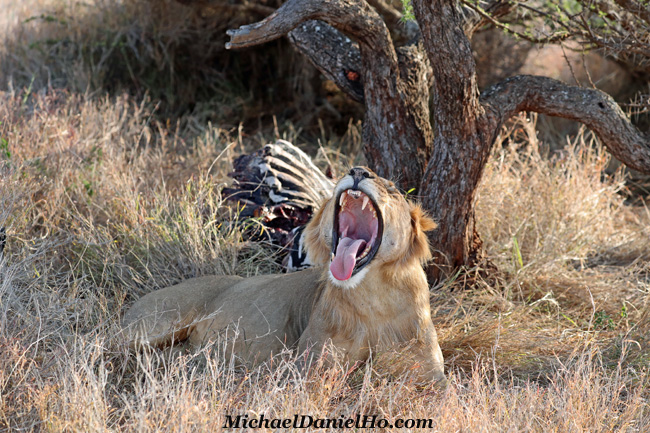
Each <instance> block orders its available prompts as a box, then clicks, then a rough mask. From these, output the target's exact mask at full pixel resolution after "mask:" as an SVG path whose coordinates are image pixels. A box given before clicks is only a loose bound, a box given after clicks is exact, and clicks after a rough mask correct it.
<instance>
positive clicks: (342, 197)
mask: <svg viewBox="0 0 650 433" xmlns="http://www.w3.org/2000/svg"><path fill="white" fill-rule="evenodd" d="M347 193H348V192H347V191H343V192H342V193H341V198H340V199H339V206H343V203H344V202H345V196H346V194H347Z"/></svg>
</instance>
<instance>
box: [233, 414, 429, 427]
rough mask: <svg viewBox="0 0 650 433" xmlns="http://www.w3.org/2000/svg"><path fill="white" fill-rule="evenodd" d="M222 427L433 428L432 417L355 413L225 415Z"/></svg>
mask: <svg viewBox="0 0 650 433" xmlns="http://www.w3.org/2000/svg"><path fill="white" fill-rule="evenodd" d="M223 428H252V429H255V428H260V429H261V428H264V429H269V428H283V429H286V428H340V429H344V428H345V429H348V428H357V429H364V428H368V429H371V428H426V429H431V428H433V419H411V418H409V419H401V418H397V419H395V420H393V421H389V420H387V419H386V418H380V417H379V416H378V415H357V416H355V417H353V418H350V417H345V416H343V415H341V416H340V417H338V418H314V417H313V416H311V415H294V416H293V418H267V417H265V416H264V414H262V415H260V416H259V417H254V418H250V417H249V416H248V415H226V420H225V422H224V425H223Z"/></svg>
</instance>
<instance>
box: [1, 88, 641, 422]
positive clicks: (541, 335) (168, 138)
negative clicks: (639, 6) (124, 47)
mask: <svg viewBox="0 0 650 433" xmlns="http://www.w3.org/2000/svg"><path fill="white" fill-rule="evenodd" d="M23 96H24V95H21V94H17V93H13V94H12V93H3V94H2V97H1V98H0V113H2V118H3V119H5V120H4V122H3V126H2V136H3V137H4V138H5V139H6V140H7V141H8V143H9V144H10V145H9V150H10V153H11V155H10V156H9V157H7V156H6V155H5V156H3V162H2V177H1V179H0V182H1V184H0V186H1V189H0V192H1V193H0V196H1V200H2V203H3V208H2V209H3V210H2V213H1V214H0V217H1V220H0V225H4V226H6V227H7V230H8V233H9V242H8V247H7V250H6V252H5V257H4V258H3V259H2V261H1V262H0V289H1V291H0V320H1V322H0V342H1V344H2V348H3V350H2V351H0V365H1V368H0V389H1V390H2V400H1V401H0V426H2V428H4V429H6V430H10V431H18V430H23V429H26V430H37V431H106V430H111V431H112V430H119V431H181V430H182V431H185V430H192V431H194V430H197V431H208V430H210V431H211V430H220V428H221V426H223V423H224V416H225V414H242V415H243V414H249V416H251V417H252V416H254V415H255V414H261V413H264V414H265V415H266V416H276V417H292V416H293V414H294V413H304V414H309V415H311V416H314V417H338V416H340V415H343V416H351V417H354V416H355V415H356V414H357V413H362V414H366V413H368V414H379V415H381V416H382V417H386V418H388V419H391V420H394V419H397V418H416V419H420V418H433V419H434V420H435V425H436V428H437V429H438V430H441V431H454V430H463V431H549V430H552V431H644V429H647V428H648V427H650V426H649V424H650V417H649V416H648V415H649V414H648V406H647V398H648V393H647V386H648V383H647V382H648V374H647V362H648V359H649V352H648V350H647V347H648V346H647V335H648V330H649V329H648V320H647V301H648V287H649V280H648V263H647V259H646V258H645V257H647V254H648V246H647V245H646V244H644V243H643V237H644V236H647V227H648V225H647V222H648V218H647V216H644V215H643V213H642V212H639V213H635V209H628V208H627V207H626V205H625V203H624V198H623V197H622V196H620V195H619V194H618V191H619V190H620V189H621V187H622V184H621V179H620V178H618V177H614V178H612V179H609V178H603V177H602V174H600V173H601V172H602V171H601V169H602V166H603V164H604V158H605V157H604V155H603V154H602V152H601V151H600V150H599V149H598V148H597V147H596V148H594V147H591V146H589V145H588V143H583V142H582V141H579V142H578V143H576V144H575V146H574V147H568V148H567V150H566V152H565V154H563V155H561V156H560V157H557V158H550V159H548V158H543V157H541V156H540V155H539V152H538V148H537V147H536V146H535V143H534V140H532V139H531V138H530V137H528V138H527V139H526V140H527V141H528V144H527V145H526V147H525V148H524V149H517V146H516V145H515V144H513V143H510V144H509V145H508V146H505V145H504V147H503V148H501V149H499V150H498V151H497V152H496V154H495V157H494V159H493V160H492V162H491V163H490V166H489V168H488V169H487V171H486V176H485V180H484V182H483V185H482V187H481V192H480V194H479V199H478V218H479V222H480V228H481V231H482V234H483V237H484V241H485V244H486V248H487V251H488V254H489V256H490V258H491V259H492V260H493V261H494V262H495V263H496V264H497V265H498V267H499V269H500V270H501V273H502V278H501V280H500V281H501V282H500V283H499V284H500V285H489V284H488V283H487V282H483V283H481V282H479V283H478V284H477V288H476V290H473V291H462V290H454V291H451V290H452V289H453V288H454V287H455V286H456V282H457V281H459V280H460V279H461V278H463V275H459V276H458V277H457V279H456V280H454V279H451V280H449V281H447V282H446V283H445V284H444V285H443V287H441V288H438V290H437V291H434V292H432V305H433V311H434V315H435V320H436V324H437V327H438V329H439V333H440V337H441V342H442V347H443V351H444V352H445V355H446V359H447V369H448V371H449V374H450V376H451V378H452V385H451V386H450V388H449V389H448V390H447V391H444V392H440V391H435V390H432V389H428V388H425V389H421V388H417V387H415V386H414V385H413V384H412V383H411V382H410V381H409V378H408V377H401V378H391V376H390V375H388V374H387V373H386V371H388V370H389V368H388V367H387V366H386V365H382V363H381V362H382V357H381V356H379V358H378V361H377V363H376V364H374V365H369V366H367V367H365V368H363V369H362V370H361V371H357V372H352V373H347V372H346V370H345V369H334V370H333V371H328V372H317V373H314V374H312V375H309V376H306V377H305V376H300V375H298V374H297V373H296V372H295V371H293V370H292V369H293V367H292V363H290V362H286V360H284V359H277V360H275V361H274V363H273V365H272V366H266V365H265V366H262V367H260V368H258V369H255V370H250V371H241V370H237V369H234V368H233V367H232V366H231V363H230V360H228V359H224V355H223V353H224V351H223V350H221V348H220V347H219V342H217V343H215V345H214V346H211V347H207V348H204V349H203V350H202V351H200V352H198V353H188V354H185V355H182V356H178V357H173V358H169V359H165V357H166V355H165V354H164V353H154V354H133V353H128V351H127V350H126V349H125V348H124V347H123V346H122V345H121V344H120V339H119V329H120V328H119V318H120V315H121V312H122V311H123V309H124V307H125V305H126V304H128V303H130V302H132V300H133V299H135V298H136V297H138V296H140V295H142V294H144V293H147V292H149V291H151V290H155V289H157V288H159V287H162V286H165V285H168V284H171V283H174V282H176V281H179V280H181V279H184V278H189V277H193V276H197V275H203V274H232V273H236V274H241V275H251V274H257V273H268V272H272V271H277V270H278V268H277V265H276V264H275V262H274V260H273V254H274V251H273V250H271V249H269V248H267V247H264V246H262V245H259V244H247V243H245V242H242V241H241V239H240V237H239V228H238V227H236V226H235V225H233V224H230V223H229V221H230V219H229V216H230V215H229V210H228V209H227V208H225V207H224V206H223V204H222V203H221V199H220V197H219V194H218V191H219V188H220V186H221V185H223V183H224V181H225V177H224V173H226V172H227V170H228V167H229V163H230V160H231V158H232V156H233V155H234V154H235V153H236V150H238V149H239V146H240V144H239V143H238V137H237V136H230V135H229V134H228V133H227V132H224V131H221V130H218V129H214V128H206V129H205V130H204V131H203V132H202V133H201V134H198V135H197V137H196V138H195V140H193V141H192V142H181V140H180V138H178V137H177V136H175V135H174V134H173V132H170V131H168V130H166V129H165V128H164V125H161V124H159V123H158V122H156V121H155V120H153V119H152V117H151V113H150V112H148V111H147V110H146V108H144V107H145V105H143V104H139V103H135V102H134V101H132V100H130V99H129V98H120V99H117V100H116V99H111V98H104V99H102V98H100V99H88V98H85V97H81V96H77V95H74V94H69V93H66V92H58V93H57V92H53V93H51V94H48V95H46V96H43V97H40V96H34V97H33V101H32V105H33V109H32V110H29V112H25V111H24V100H23ZM529 126H530V125H529V124H528V123H525V122H524V123H521V124H520V127H522V128H528V127H529ZM519 145H523V142H519ZM561 179H566V180H567V182H568V183H570V182H573V183H574V185H578V186H579V187H577V186H574V187H571V186H570V185H568V186H567V185H566V184H565V183H564V182H562V181H561ZM544 183H546V184H551V185H553V186H554V187H555V188H557V192H556V193H553V191H547V190H546V189H544V187H543V186H542V185H543V184H544ZM533 216H534V217H533ZM556 218H557V219H556ZM558 220H559V221H558ZM586 226H587V227H589V228H590V229H589V230H586V229H585V227H586ZM514 238H517V239H518V245H519V247H518V250H515V249H513V239H514ZM617 248H618V249H619V252H621V254H619V255H618V256H617V257H618V258H617V259H616V260H613V261H611V260H610V261H608V260H607V257H608V256H607V252H608V251H613V250H616V249H617ZM517 251H518V252H517ZM633 251H634V252H635V253H634V254H636V257H637V258H636V261H633V262H621V261H620V260H619V259H620V257H631V255H632V252H633ZM622 252H625V253H626V254H622ZM471 272H472V271H471V270H469V271H467V273H471ZM450 291H451V292H450ZM623 306H625V317H623V316H621V315H620V313H621V308H622V307H623ZM287 377H289V378H290V380H287Z"/></svg>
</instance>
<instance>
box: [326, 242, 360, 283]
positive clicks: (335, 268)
mask: <svg viewBox="0 0 650 433" xmlns="http://www.w3.org/2000/svg"><path fill="white" fill-rule="evenodd" d="M365 245H366V241H365V240H363V239H352V238H343V239H341V240H340V241H339V246H338V247H336V255H335V256H334V258H333V259H332V263H331V264H330V272H332V275H333V276H334V278H336V279H337V280H340V281H345V280H348V279H350V277H351V276H352V270H353V269H354V265H355V264H356V263H357V252H358V251H359V249H360V248H361V247H362V246H365Z"/></svg>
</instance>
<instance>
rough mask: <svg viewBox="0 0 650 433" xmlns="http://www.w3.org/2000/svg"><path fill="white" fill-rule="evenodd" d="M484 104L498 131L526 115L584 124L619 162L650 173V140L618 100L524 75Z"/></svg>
mask: <svg viewBox="0 0 650 433" xmlns="http://www.w3.org/2000/svg"><path fill="white" fill-rule="evenodd" d="M481 102H482V103H483V104H484V106H485V107H486V108H487V109H488V110H489V111H490V112H492V113H493V114H494V116H495V118H494V120H495V123H494V125H495V127H497V128H498V127H499V126H500V125H502V124H503V122H505V121H506V120H508V119H509V118H510V117H512V116H514V115H515V114H517V113H519V112H522V111H533V112H536V113H542V114H547V115H550V116H556V117H563V118H565V119H571V120H575V121H578V122H581V123H583V124H584V125H585V126H587V127H588V128H589V129H591V130H592V131H594V132H595V133H596V135H598V137H599V138H600V140H601V141H602V142H603V144H604V145H605V146H606V147H607V149H608V150H609V151H610V153H611V154H612V155H614V156H615V157H616V158H617V159H618V160H620V161H621V162H623V163H624V164H625V165H627V166H628V167H630V168H632V169H634V170H638V171H641V172H643V173H650V137H649V136H648V135H647V134H644V133H643V132H641V131H639V130H638V129H637V128H636V127H635V126H634V125H632V123H631V122H630V120H629V119H628V117H627V116H626V115H625V113H624V112H623V110H621V107H619V106H618V104H617V103H616V102H615V101H614V99H612V97H611V96H609V95H608V94H606V93H604V92H602V91H600V90H597V89H586V88H582V87H576V86H569V85H567V84H564V83H562V82H560V81H557V80H554V79H552V78H547V77H537V76H531V75H520V76H516V77H512V78H509V79H507V80H505V81H503V82H501V83H499V84H496V85H495V86H493V87H492V88H490V89H488V90H486V91H485V92H484V93H483V94H482V95H481Z"/></svg>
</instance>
